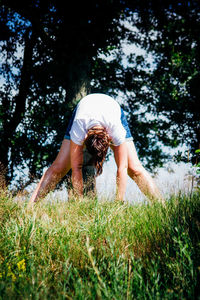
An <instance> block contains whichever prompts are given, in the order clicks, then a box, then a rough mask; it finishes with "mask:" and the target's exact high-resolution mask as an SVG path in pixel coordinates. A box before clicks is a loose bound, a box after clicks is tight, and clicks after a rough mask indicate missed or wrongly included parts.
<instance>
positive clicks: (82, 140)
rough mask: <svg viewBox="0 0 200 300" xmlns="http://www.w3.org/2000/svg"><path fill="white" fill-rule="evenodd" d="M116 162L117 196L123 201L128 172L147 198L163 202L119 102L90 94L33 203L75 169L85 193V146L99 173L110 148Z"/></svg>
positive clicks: (79, 190)
mask: <svg viewBox="0 0 200 300" xmlns="http://www.w3.org/2000/svg"><path fill="white" fill-rule="evenodd" d="M109 146H110V147H111V148H112V150H113V152H114V157H115V161H116V164H117V194H116V198H117V199H119V200H124V195H125V191H126V183H127V174H128V175H129V176H130V177H131V178H132V179H133V180H134V181H135V182H136V183H137V185H138V187H139V188H140V190H141V191H142V192H143V194H144V195H146V196H147V197H148V199H150V200H152V201H154V200H158V201H162V196H161V194H160V192H159V190H158V188H157V187H156V185H155V183H154V181H153V179H152V177H151V176H150V174H149V173H148V172H147V171H146V170H145V169H144V167H143V166H142V165H141V162H140V161H139V159H138V156H137V153H136V149H135V146H134V143H133V138H132V136H131V133H130V129H129V126H128V124H127V120H126V117H125V115H124V112H123V110H122V108H121V107H120V105H119V104H118V103H117V102H116V101H115V100H114V99H113V98H111V97H110V96H107V95H104V94H90V95H88V96H86V97H84V98H83V99H82V100H81V101H80V102H79V103H78V105H77V107H76V109H75V110H74V112H73V115H72V117H71V120H70V122H69V125H68V128H67V131H66V134H65V136H64V140H63V142H62V145H61V148H60V151H59V153H58V155H57V157H56V159H55V161H54V162H53V164H52V165H51V166H50V167H49V169H48V170H47V171H46V172H45V174H44V175H43V176H42V178H41V180H40V182H39V184H38V186H37V188H36V190H35V191H34V193H33V195H32V197H31V199H30V202H31V203H32V202H36V201H37V200H39V198H42V197H44V196H45V195H46V194H47V193H48V192H49V191H50V190H52V189H54V187H55V186H56V184H57V183H58V182H59V181H60V179H61V178H62V177H63V176H65V175H66V174H67V172H68V171H69V170H70V169H72V185H73V190H74V193H75V195H77V196H82V195H83V178H82V165H83V148H84V147H86V148H87V150H88V152H89V153H90V154H91V155H92V157H93V162H94V166H95V168H96V174H97V175H100V174H101V173H102V167H103V162H104V160H105V157H106V153H107V150H108V147H109Z"/></svg>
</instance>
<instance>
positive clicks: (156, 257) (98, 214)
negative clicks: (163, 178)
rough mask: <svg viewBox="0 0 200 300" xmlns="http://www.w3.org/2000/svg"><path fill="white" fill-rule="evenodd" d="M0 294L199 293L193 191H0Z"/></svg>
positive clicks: (199, 206)
mask: <svg viewBox="0 0 200 300" xmlns="http://www.w3.org/2000/svg"><path fill="white" fill-rule="evenodd" d="M0 222H1V230H0V299H6V300H8V299H200V293H199V290H198V285H199V279H200V197H199V194H198V193H196V194H195V193H194V194H193V195H192V197H190V198H188V197H186V196H184V195H182V196H181V195H180V196H179V197H174V198H173V197H172V198H171V199H170V200H169V201H168V203H167V205H166V207H165V208H163V207H162V206H161V205H159V204H153V205H147V204H140V205H137V206H135V205H132V206H130V205H128V204H121V203H118V202H109V201H105V202H98V201H97V199H95V198H93V197H88V198H84V200H83V201H81V202H77V201H70V202H65V203H64V202H59V201H55V202H54V203H49V202H45V201H44V202H42V203H38V204H37V205H36V206H35V207H34V209H33V210H30V209H29V210H28V208H27V203H24V202H15V201H14V199H13V198H12V197H11V196H10V195H9V194H8V193H6V192H3V191H2V192H1V195H0Z"/></svg>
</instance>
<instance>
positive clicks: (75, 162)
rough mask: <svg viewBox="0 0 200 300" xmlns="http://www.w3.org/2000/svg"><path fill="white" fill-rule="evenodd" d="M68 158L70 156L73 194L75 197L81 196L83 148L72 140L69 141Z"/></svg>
mask: <svg viewBox="0 0 200 300" xmlns="http://www.w3.org/2000/svg"><path fill="white" fill-rule="evenodd" d="M70 143H71V147H70V156H71V168H72V185H73V188H74V193H75V195H77V196H82V195H83V176H82V165H83V146H80V145H77V144H75V143H74V142H73V141H72V140H71V141H70Z"/></svg>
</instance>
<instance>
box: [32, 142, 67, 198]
mask: <svg viewBox="0 0 200 300" xmlns="http://www.w3.org/2000/svg"><path fill="white" fill-rule="evenodd" d="M70 169H71V163H70V140H67V139H64V140H63V142H62V145H61V148H60V151H59V153H58V155H57V157H56V159H55V161H54V162H53V164H52V165H51V166H50V167H49V168H48V170H47V171H46V172H45V173H44V175H43V176H42V178H41V179H40V182H39V183H38V185H37V188H36V190H35V191H34V192H33V195H32V197H31V199H30V201H29V202H30V203H33V202H36V201H37V200H39V198H42V197H44V196H45V195H46V194H47V193H48V192H49V191H50V190H53V189H54V188H55V186H56V184H57V183H58V182H59V181H60V180H61V178H62V177H63V176H65V175H66V174H67V172H68V171H69V170H70Z"/></svg>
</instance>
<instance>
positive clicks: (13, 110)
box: [0, 0, 200, 181]
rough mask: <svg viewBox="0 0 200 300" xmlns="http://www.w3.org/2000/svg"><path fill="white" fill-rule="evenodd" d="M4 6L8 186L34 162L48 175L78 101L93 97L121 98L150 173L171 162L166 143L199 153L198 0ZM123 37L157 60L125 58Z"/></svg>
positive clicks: (0, 139)
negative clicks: (184, 145)
mask: <svg viewBox="0 0 200 300" xmlns="http://www.w3.org/2000/svg"><path fill="white" fill-rule="evenodd" d="M2 4H3V5H2V6H1V8H0V9H1V18H0V47H1V51H0V53H1V54H0V55H1V60H2V66H1V67H2V68H1V76H2V77H3V78H4V79H3V80H4V81H3V85H2V89H1V91H0V93H1V104H2V105H1V109H0V116H1V123H0V124H1V133H0V153H1V159H0V160H1V162H2V164H3V165H4V167H6V169H7V173H6V178H7V180H8V181H9V180H12V179H13V178H14V177H15V174H14V170H16V168H17V167H20V169H21V168H22V167H24V168H26V167H27V165H28V167H29V171H30V174H32V175H33V176H34V177H35V176H40V175H41V171H42V169H43V167H45V166H47V165H48V164H50V163H51V162H52V160H53V159H54V157H55V155H56V152H57V150H58V148H59V145H60V142H61V140H62V137H63V135H64V132H65V128H66V124H67V121H68V119H69V118H70V115H71V112H72V110H73V107H74V105H75V104H76V101H77V100H79V99H80V98H81V96H83V95H84V94H85V93H87V92H88V91H92V92H93V91H100V92H105V93H108V94H110V95H114V96H117V95H119V94H120V95H122V97H121V98H122V99H123V101H122V102H123V107H124V108H125V109H126V111H127V113H128V118H129V122H130V126H131V128H132V133H133V136H134V139H135V143H136V146H137V149H138V150H139V154H140V158H142V159H143V160H144V163H145V164H146V166H147V167H149V168H150V169H152V168H154V167H155V166H156V165H159V164H160V165H161V164H162V163H163V162H164V161H165V159H166V157H167V155H165V153H164V152H163V149H162V146H163V145H165V146H169V147H176V146H177V145H179V144H181V143H182V142H184V143H187V144H188V145H189V146H190V148H191V153H194V149H197V148H199V140H200V138H199V136H200V134H199V106H198V101H199V100H198V99H199V89H198V84H199V80H200V77H199V53H200V52H199V45H200V43H199V36H200V35H199V31H200V30H199V29H200V28H199V26H200V25H199V24H200V22H199V10H200V7H199V3H198V1H196V0H193V1H184V0H180V1H178V2H177V1H172V0H165V1H158V0H157V1H156V0H150V1H147V0H144V1H139V0H136V1H129V0H126V1H120V0H113V1H112V0H101V1H100V0H98V1H96V0H95V1H92V0H87V1H84V2H80V3H79V2H76V1H75V2H73V3H70V6H67V7H65V8H64V7H63V2H61V1H60V0H57V1H56V0H51V1H50V0H43V1H35V0H28V1H26V2H25V3H24V2H23V1H18V2H16V1H15V2H14V1H12V0H7V1H2ZM127 24H129V25H128V26H127ZM130 24H131V25H132V28H133V29H134V30H132V29H131V28H130ZM124 41H125V42H126V43H129V44H134V45H136V46H139V47H140V48H142V49H144V50H145V51H146V53H147V55H151V59H150V60H148V59H147V55H141V54H140V55H138V54H136V53H131V54H130V55H129V57H128V58H127V57H126V56H125V55H124V54H123V47H122V46H123V42H124ZM20 51H22V52H23V55H21V56H20V55H19V52H20ZM102 54H104V56H106V57H107V56H109V55H111V54H112V56H111V58H110V59H109V60H108V59H106V58H102ZM125 61H126V64H125V63H124V62H125ZM30 178H31V177H30Z"/></svg>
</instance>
